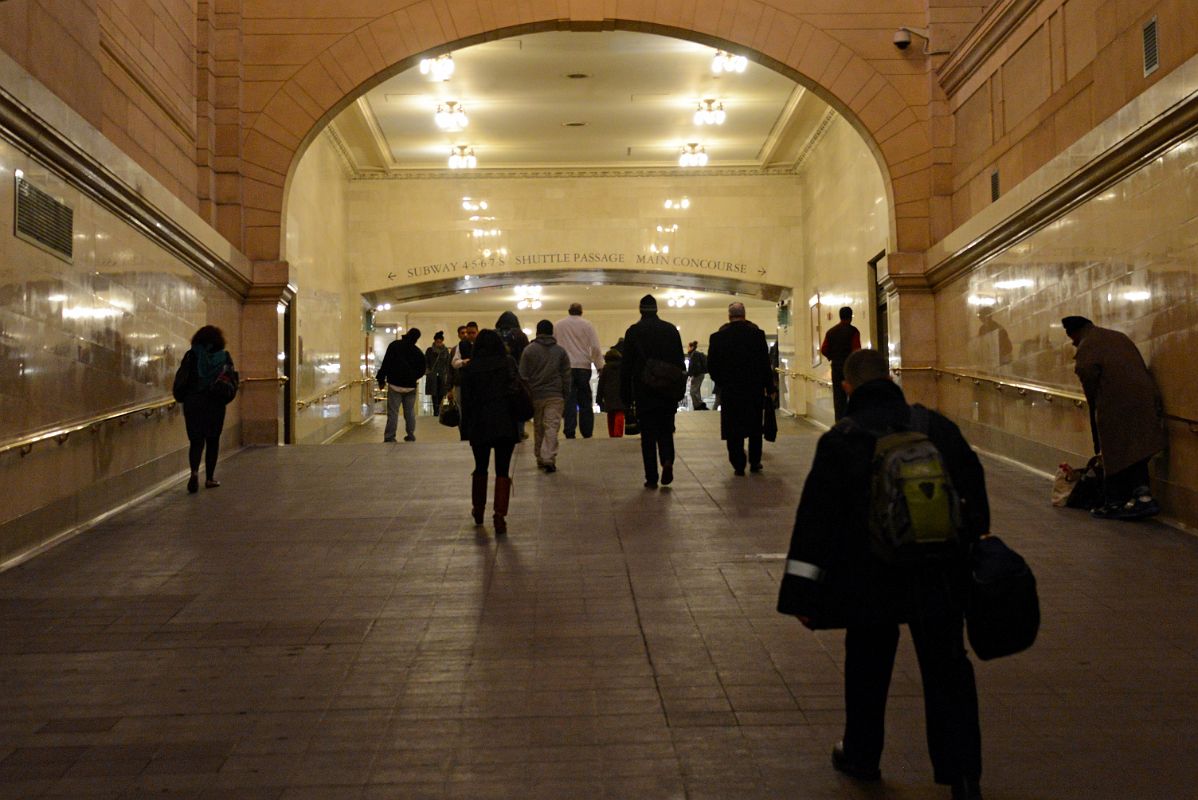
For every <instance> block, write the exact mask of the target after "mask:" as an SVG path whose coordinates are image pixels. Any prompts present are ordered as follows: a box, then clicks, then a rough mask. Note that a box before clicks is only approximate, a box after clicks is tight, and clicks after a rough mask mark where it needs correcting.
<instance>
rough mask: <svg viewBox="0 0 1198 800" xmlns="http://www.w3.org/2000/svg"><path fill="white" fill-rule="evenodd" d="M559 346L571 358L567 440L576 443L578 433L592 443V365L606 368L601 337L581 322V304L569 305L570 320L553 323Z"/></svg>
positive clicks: (566, 423) (567, 401) (593, 430)
mask: <svg viewBox="0 0 1198 800" xmlns="http://www.w3.org/2000/svg"><path fill="white" fill-rule="evenodd" d="M553 333H554V335H555V336H556V337H557V343H558V344H559V345H561V346H562V348H564V349H565V351H566V355H568V356H569V357H570V375H571V381H570V396H569V397H567V398H566V414H565V428H566V438H567V439H573V438H574V432H575V430H578V431H581V433H582V438H584V439H590V438H591V434H592V433H594V432H595V408H594V401H593V400H592V398H591V365H592V364H594V365H595V366H596V367H602V366H603V351H602V350H600V349H599V333H598V332H597V331H596V330H595V326H594V325H592V324H591V323H589V322H587V321H586V320H585V319H583V318H582V303H571V304H570V316H568V317H566V318H565V319H561V320H558V321H557V322H555V323H553Z"/></svg>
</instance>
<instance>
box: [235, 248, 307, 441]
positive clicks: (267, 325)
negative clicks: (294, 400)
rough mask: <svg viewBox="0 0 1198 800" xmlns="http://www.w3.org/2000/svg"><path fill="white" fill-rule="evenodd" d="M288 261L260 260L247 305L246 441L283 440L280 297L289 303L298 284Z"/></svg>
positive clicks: (244, 328)
mask: <svg viewBox="0 0 1198 800" xmlns="http://www.w3.org/2000/svg"><path fill="white" fill-rule="evenodd" d="M289 279H290V268H289V266H288V264H287V262H286V261H256V262H254V285H253V286H251V287H250V290H249V293H248V295H247V297H246V300H245V305H244V306H242V310H241V363H242V365H244V366H242V367H241V378H242V391H241V440H242V443H243V444H247V445H250V444H262V445H275V444H278V442H279V426H280V425H281V424H282V420H280V419H279V391H280V386H279V382H278V380H277V376H278V369H279V357H278V354H279V351H280V350H281V349H282V347H283V344H284V343H283V342H280V341H279V311H278V307H279V304H280V303H283V304H287V305H289V304H290V303H291V302H292V300H294V298H295V287H293V286H292V285H291V284H290V283H289Z"/></svg>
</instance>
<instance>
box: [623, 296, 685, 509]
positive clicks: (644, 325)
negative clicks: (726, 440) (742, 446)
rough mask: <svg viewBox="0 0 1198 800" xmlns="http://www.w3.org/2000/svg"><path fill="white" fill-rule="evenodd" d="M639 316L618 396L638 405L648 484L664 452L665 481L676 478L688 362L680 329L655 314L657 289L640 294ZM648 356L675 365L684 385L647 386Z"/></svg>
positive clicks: (627, 336) (627, 339) (627, 338)
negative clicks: (678, 418) (677, 426)
mask: <svg viewBox="0 0 1198 800" xmlns="http://www.w3.org/2000/svg"><path fill="white" fill-rule="evenodd" d="M640 312H641V321H640V322H638V323H636V324H635V325H633V326H632V327H630V328H629V329H628V330H627V331H626V332H625V333H624V348H623V349H624V363H623V366H622V368H621V370H620V397H621V399H622V400H623V401H624V405H625V406H626V407H629V406H632V405H633V404H634V403H635V405H636V419H637V422H638V423H639V424H640V427H641V459H642V460H643V461H644V462H645V488H648V489H656V488H657V460H658V456H659V455H660V457H661V482H662V484H663V485H666V486H668V485H669V484H670V483H672V482H673V480H674V415H675V414H676V413H677V412H678V401H679V400H681V399H682V395H683V394H684V393H685V392H686V367H685V365H684V364H683V360H682V337H681V336H680V335H679V334H678V329H677V328H675V327H674V326H673V325H671V324H670V323H668V322H665V321H664V320H661V319H659V318H658V316H657V301H656V300H654V299H653V295H651V294H647V295H645V296H644V297H642V298H641V303H640ZM649 360H656V361H657V362H664V364H658V365H654V366H658V367H662V368H663V369H662V370H659V371H665V370H668V369H669V366H674V367H677V372H678V375H679V376H680V377H681V384H680V387H681V389H680V391H678V392H677V394H676V395H675V394H674V392H673V391H672V390H665V389H660V388H656V387H653V386H649V385H648V384H646V383H645V380H644V377H645V366H646V362H647V361H649Z"/></svg>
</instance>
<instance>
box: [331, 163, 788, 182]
mask: <svg viewBox="0 0 1198 800" xmlns="http://www.w3.org/2000/svg"><path fill="white" fill-rule="evenodd" d="M794 174H795V170H794V168H793V167H791V166H789V165H787V166H779V167H760V166H743V167H703V168H702V169H685V168H683V167H593V168H588V167H560V168H559V167H544V168H540V169H453V170H451V169H412V170H396V171H391V172H373V171H372V172H367V171H364V170H358V171H357V172H356V173H355V174H354V177H353V179H352V180H355V181H404V180H432V179H438V178H454V179H458V178H465V179H478V178H492V179H494V178H656V177H670V178H678V177H688V178H689V177H696V178H697V177H702V178H711V177H730V176H731V177H740V176H752V177H763V176H765V177H784V176H788V175H794Z"/></svg>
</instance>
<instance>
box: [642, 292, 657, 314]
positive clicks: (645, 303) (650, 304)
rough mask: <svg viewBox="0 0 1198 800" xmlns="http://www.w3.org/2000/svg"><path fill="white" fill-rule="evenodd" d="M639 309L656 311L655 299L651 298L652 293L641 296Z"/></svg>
mask: <svg viewBox="0 0 1198 800" xmlns="http://www.w3.org/2000/svg"><path fill="white" fill-rule="evenodd" d="M640 310H641V311H656V310H657V301H656V300H655V299H653V295H651V294H647V295H645V296H644V297H642V298H641V305H640Z"/></svg>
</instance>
